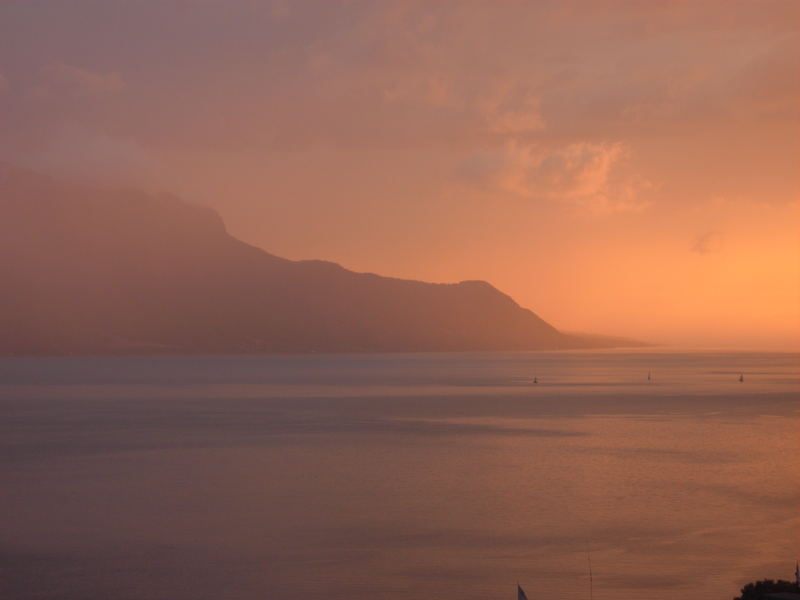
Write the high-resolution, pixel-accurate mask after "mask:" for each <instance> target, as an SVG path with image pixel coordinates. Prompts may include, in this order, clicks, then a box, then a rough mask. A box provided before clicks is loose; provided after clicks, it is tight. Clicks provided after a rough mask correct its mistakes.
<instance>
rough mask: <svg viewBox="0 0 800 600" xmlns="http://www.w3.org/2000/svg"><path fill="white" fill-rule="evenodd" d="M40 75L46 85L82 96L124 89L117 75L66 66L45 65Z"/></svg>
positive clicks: (123, 83)
mask: <svg viewBox="0 0 800 600" xmlns="http://www.w3.org/2000/svg"><path fill="white" fill-rule="evenodd" d="M41 75H42V77H43V78H44V79H45V81H46V82H47V84H48V85H50V86H56V87H59V88H66V89H69V90H71V91H73V92H76V93H82V94H87V93H88V94H108V93H114V92H119V91H121V90H123V89H125V82H124V81H123V79H122V77H121V76H120V75H119V73H116V72H113V71H112V72H110V73H97V72H94V71H90V70H89V69H84V68H82V67H76V66H73V65H67V64H62V63H58V64H52V65H46V66H44V67H42V69H41Z"/></svg>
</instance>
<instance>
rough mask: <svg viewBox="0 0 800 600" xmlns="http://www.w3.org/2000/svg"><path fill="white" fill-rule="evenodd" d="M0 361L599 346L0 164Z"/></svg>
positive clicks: (502, 308)
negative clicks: (10, 357)
mask: <svg viewBox="0 0 800 600" xmlns="http://www.w3.org/2000/svg"><path fill="white" fill-rule="evenodd" d="M0 278H1V280H2V282H3V284H2V285H3V288H4V290H3V293H2V294H1V295H0V353H2V354H61V353H118V352H198V353H236V352H307V351H320V352H340V351H390V350H391V351H400V350H484V349H485V350H488V349H549V348H566V347H581V346H602V345H604V344H603V341H602V340H591V341H588V340H585V339H583V338H580V337H577V336H569V335H564V334H561V333H559V332H558V331H556V330H555V329H554V328H553V327H551V326H550V325H548V324H547V323H545V322H544V321H543V320H542V319H540V318H539V317H537V316H536V315H535V314H533V313H532V312H531V311H529V310H526V309H523V308H521V307H520V306H518V305H517V304H516V303H515V302H514V301H513V300H512V299H511V298H510V297H508V296H506V295H505V294H502V293H501V292H499V291H497V290H496V289H495V288H493V287H492V286H490V285H489V284H488V283H485V282H480V281H465V282H461V283H457V284H431V283H423V282H419V281H407V280H400V279H391V278H386V277H380V276H377V275H373V274H365V273H354V272H351V271H347V270H346V269H343V268H342V267H340V266H338V265H336V264H333V263H329V262H323V261H299V262H296V261H289V260H286V259H282V258H279V257H276V256H272V255H270V254H268V253H266V252H264V251H262V250H260V249H258V248H255V247H253V246H249V245H247V244H245V243H243V242H241V241H239V240H237V239H235V238H233V237H231V236H230V235H228V233H227V232H226V231H225V227H224V225H223V223H222V220H221V219H220V218H219V216H218V215H217V214H216V213H215V212H213V211H211V210H209V209H207V208H203V207H199V206H195V205H191V204H187V203H184V202H182V201H181V200H179V199H177V198H174V197H171V196H165V195H160V196H150V195H147V194H144V193H141V192H136V191H125V190H108V189H101V188H93V187H89V186H83V185H78V184H73V183H67V182H63V181H58V180H54V179H50V178H47V177H43V176H40V175H37V174H34V173H31V172H28V171H24V170H21V169H15V168H13V167H10V166H8V165H2V166H0Z"/></svg>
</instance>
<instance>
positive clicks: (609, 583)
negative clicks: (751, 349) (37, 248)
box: [0, 351, 800, 600]
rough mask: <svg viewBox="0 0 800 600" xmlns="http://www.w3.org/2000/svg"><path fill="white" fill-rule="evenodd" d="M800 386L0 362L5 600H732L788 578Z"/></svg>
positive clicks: (438, 369)
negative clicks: (520, 596)
mask: <svg viewBox="0 0 800 600" xmlns="http://www.w3.org/2000/svg"><path fill="white" fill-rule="evenodd" d="M799 365H800V356H798V355H796V354H752V353H751V354H744V353H738V354H734V353H699V352H695V353H670V352H652V351H648V352H636V353H628V352H625V353H623V352H597V353H545V354H542V353H492V354H415V355H408V354H404V355H377V356H375V355H373V356H354V355H348V356H305V357H200V358H196V357H195V358H114V359H91V358H61V359H6V360H0V415H1V416H2V420H0V444H1V445H2V453H0V475H1V476H2V494H0V597H2V598H19V599H59V600H100V599H103V600H205V599H209V600H210V599H214V600H218V599H225V600H238V599H242V600H244V599H248V600H249V599H262V598H270V599H277V600H282V599H286V600H293V599H300V598H304V599H305V598H323V597H324V598H327V599H333V600H339V599H341V600H344V599H348V600H360V599H367V598H370V599H372V598H385V599H397V600H407V599H412V598H413V599H440V598H441V599H445V598H460V599H475V600H477V599H482V600H486V599H497V600H500V599H503V598H507V599H511V598H514V592H515V582H516V581H517V580H519V581H520V583H522V585H523V586H524V587H525V588H526V590H527V591H528V595H529V596H530V597H531V598H532V599H533V598H562V599H567V600H569V599H578V598H580V599H585V598H588V597H589V581H588V569H587V550H588V551H589V553H590V555H591V561H592V566H593V571H594V598H595V599H597V600H602V599H612V598H613V599H623V600H628V599H630V600H633V599H637V600H640V599H642V598H648V599H652V600H660V599H667V598H670V599H673V598H676V597H680V598H690V599H691V598H697V599H700V598H703V599H718V600H729V599H730V598H732V597H733V595H734V594H735V592H736V591H737V589H738V587H740V586H741V585H742V584H743V583H745V582H747V581H750V580H753V579H756V578H764V577H770V578H779V577H782V578H785V579H788V578H790V577H791V576H792V572H793V570H794V560H795V557H796V556H797V555H798V554H800V539H799V536H800V484H798V475H800V473H798V450H800V447H799V446H798V433H799V432H800V431H799V430H798V424H800V412H799V410H800V402H799V400H800V393H799V392H800V369H798V366H799ZM648 371H651V372H652V378H653V379H652V381H651V382H649V383H648V381H647V373H648ZM740 373H743V374H744V378H745V381H744V382H743V383H739V381H738V378H739V374H740ZM534 376H536V377H538V379H539V382H540V383H539V384H537V385H533V384H532V383H531V380H532V378H533V377H534Z"/></svg>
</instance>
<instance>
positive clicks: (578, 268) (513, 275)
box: [0, 0, 800, 348]
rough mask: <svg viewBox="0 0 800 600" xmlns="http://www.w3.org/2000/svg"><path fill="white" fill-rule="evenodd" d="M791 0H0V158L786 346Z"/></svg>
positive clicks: (527, 293)
mask: <svg viewBox="0 0 800 600" xmlns="http://www.w3.org/2000/svg"><path fill="white" fill-rule="evenodd" d="M798 117H800V2H797V1H796V0H782V1H772V0H762V1H755V0H752V1H748V2H742V1H737V0H725V1H719V2H717V1H713V0H705V1H696V0H692V1H689V0H687V1H659V2H653V1H641V2H636V1H627V2H626V1H611V0H587V1H584V2H572V1H560V2H559V1H529V2H524V1H512V0H507V1H503V0H491V1H489V0H487V1H483V2H471V1H444V0H441V1H434V0H429V1H427V2H421V1H417V2H414V1H394V0H386V1H372V2H369V1H354V0H353V1H334V0H318V1H302V0H301V1H294V2H290V1H285V2H278V1H276V2H266V1H263V2H261V1H255V0H253V1H245V0H241V1H236V0H225V1H223V0H217V1H210V0H208V1H203V0H193V1H188V0H187V1H167V0H159V1H157V0H149V1H148V0H140V1H133V0H131V1H122V0H96V1H89V0H77V1H70V2H65V1H63V0H52V1H43V0H5V1H4V2H2V4H0V160H3V161H7V162H10V163H13V164H18V165H22V166H27V167H31V168H35V169H37V170H39V171H43V172H46V173H52V174H57V175H66V176H68V177H71V178H77V179H89V180H97V181H101V182H103V183H110V184H114V185H117V184H124V185H126V186H135V187H142V188H146V189H148V190H164V191H169V192H173V193H176V194H178V195H180V196H182V197H184V198H185V199H187V200H192V201H196V202H201V203H204V204H208V205H210V206H213V207H214V208H216V209H217V210H218V211H219V212H220V213H221V215H222V217H223V218H224V219H225V221H226V223H227V225H228V229H229V231H230V232H231V233H232V234H233V235H235V236H237V237H239V238H241V239H243V240H245V241H247V242H249V243H252V244H255V245H257V246H260V247H262V248H264V249H265V250H267V251H269V252H271V253H273V254H277V255H280V256H285V257H287V258H292V259H305V258H323V259H327V260H332V261H335V262H338V263H341V264H342V265H343V266H345V267H347V268H350V269H353V270H356V271H371V272H376V273H380V274H384V275H390V276H397V277H404V278H414V279H423V280H428V281H442V282H450V281H459V280H464V279H485V280H487V281H490V282H491V283H493V284H494V285H495V286H496V287H498V288H499V289H501V290H503V291H504V292H506V293H508V294H510V295H511V296H513V297H514V298H515V299H516V300H517V301H518V302H519V303H520V304H522V305H523V306H526V307H528V308H531V309H532V310H534V311H535V312H536V313H537V314H539V315H540V316H541V317H542V318H544V319H546V320H547V321H549V322H550V323H552V324H553V325H555V326H556V327H558V328H560V329H563V330H567V331H587V332H595V333H608V334H615V335H624V336H630V337H635V338H639V339H643V340H648V341H654V342H661V343H665V344H675V345H686V344H691V345H696V346H730V347H757V348H789V347H794V348H796V347H798V346H800V341H799V340H800V119H799V118H798Z"/></svg>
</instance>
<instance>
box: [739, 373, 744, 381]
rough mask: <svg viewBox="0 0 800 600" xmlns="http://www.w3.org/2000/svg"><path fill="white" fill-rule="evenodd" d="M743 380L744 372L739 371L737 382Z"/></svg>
mask: <svg viewBox="0 0 800 600" xmlns="http://www.w3.org/2000/svg"><path fill="white" fill-rule="evenodd" d="M743 382H744V373H739V383H743Z"/></svg>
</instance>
